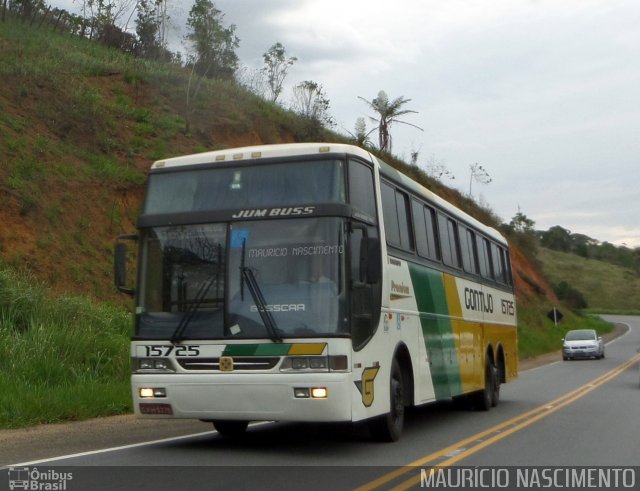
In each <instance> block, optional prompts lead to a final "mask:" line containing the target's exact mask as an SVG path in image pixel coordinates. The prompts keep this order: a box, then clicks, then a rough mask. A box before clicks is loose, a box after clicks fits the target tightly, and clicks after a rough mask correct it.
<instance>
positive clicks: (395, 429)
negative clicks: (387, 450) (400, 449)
mask: <svg viewBox="0 0 640 491" xmlns="http://www.w3.org/2000/svg"><path fill="white" fill-rule="evenodd" d="M389 399H390V406H389V412H388V413H387V414H384V415H382V416H379V417H377V418H375V419H373V420H372V421H371V422H370V423H369V431H370V432H371V435H372V436H373V438H374V439H376V440H378V441H382V442H395V441H397V440H398V439H399V438H400V435H401V434H402V428H403V426H404V388H403V381H402V369H401V368H400V364H399V363H398V360H393V364H392V365H391V377H390V380H389Z"/></svg>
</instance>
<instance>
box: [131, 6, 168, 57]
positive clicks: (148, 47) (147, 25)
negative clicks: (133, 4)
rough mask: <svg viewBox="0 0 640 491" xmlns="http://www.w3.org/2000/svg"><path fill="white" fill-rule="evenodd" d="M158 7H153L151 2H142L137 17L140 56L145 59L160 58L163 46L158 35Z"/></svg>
mask: <svg viewBox="0 0 640 491" xmlns="http://www.w3.org/2000/svg"><path fill="white" fill-rule="evenodd" d="M157 7H158V5H155V6H153V5H151V4H150V3H149V0H140V1H139V3H138V15H137V17H136V34H137V35H138V54H139V55H140V56H142V57H144V58H158V57H159V56H160V53H161V52H162V48H163V46H162V45H161V44H160V41H159V39H158V35H159V32H160V22H159V20H158V15H157Z"/></svg>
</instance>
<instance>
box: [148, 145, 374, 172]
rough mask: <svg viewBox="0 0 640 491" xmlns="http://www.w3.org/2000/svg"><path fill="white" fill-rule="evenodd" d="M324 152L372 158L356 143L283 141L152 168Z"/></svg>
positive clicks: (159, 163) (160, 163)
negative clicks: (355, 144)
mask: <svg viewBox="0 0 640 491" xmlns="http://www.w3.org/2000/svg"><path fill="white" fill-rule="evenodd" d="M322 153H349V154H352V155H357V156H360V157H362V158H365V159H366V160H371V155H370V154H369V152H367V151H366V150H363V149H361V148H360V147H356V146H354V145H345V144H342V143H283V144H277V145H256V146H250V147H240V148H228V149H225V150H216V151H213V152H204V153H196V154H193V155H184V156H181V157H174V158H170V159H162V160H158V161H156V162H154V163H153V165H152V166H151V169H163V168H165V169H166V168H169V167H180V166H186V165H198V164H211V163H215V162H234V161H236V162H237V161H242V160H255V159H260V158H263V159H268V158H278V157H296V156H299V155H318V154H322Z"/></svg>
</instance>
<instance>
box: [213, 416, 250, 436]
mask: <svg viewBox="0 0 640 491" xmlns="http://www.w3.org/2000/svg"><path fill="white" fill-rule="evenodd" d="M247 426H249V422H248V421H235V420H216V421H213V427H214V428H215V429H216V431H217V432H218V433H220V434H221V435H222V436H240V435H242V434H243V433H244V432H245V431H246V429H247Z"/></svg>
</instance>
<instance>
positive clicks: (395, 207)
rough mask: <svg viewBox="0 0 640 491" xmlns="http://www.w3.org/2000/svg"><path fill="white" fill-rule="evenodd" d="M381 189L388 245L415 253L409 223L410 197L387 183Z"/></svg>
mask: <svg viewBox="0 0 640 491" xmlns="http://www.w3.org/2000/svg"><path fill="white" fill-rule="evenodd" d="M381 189H382V213H383V214H384V227H385V230H386V234H387V244H390V245H392V246H395V247H398V248H400V249H406V250H408V251H413V236H412V235H411V224H410V221H409V220H410V218H409V215H410V211H409V197H408V196H407V195H406V194H405V193H403V192H401V191H397V190H396V189H395V188H393V187H392V186H390V185H389V184H387V183H385V182H383V183H382V186H381Z"/></svg>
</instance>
